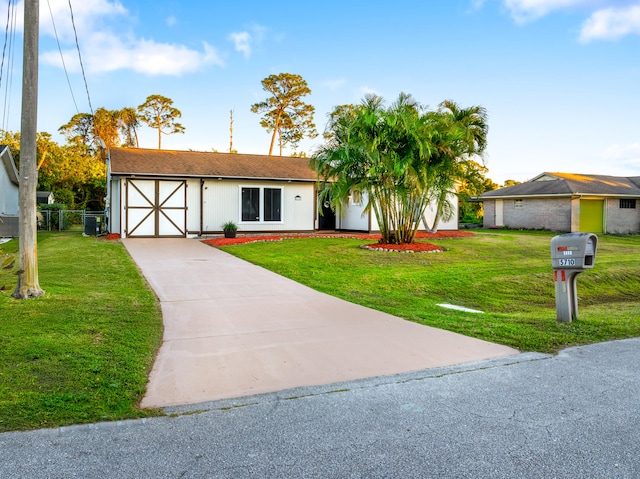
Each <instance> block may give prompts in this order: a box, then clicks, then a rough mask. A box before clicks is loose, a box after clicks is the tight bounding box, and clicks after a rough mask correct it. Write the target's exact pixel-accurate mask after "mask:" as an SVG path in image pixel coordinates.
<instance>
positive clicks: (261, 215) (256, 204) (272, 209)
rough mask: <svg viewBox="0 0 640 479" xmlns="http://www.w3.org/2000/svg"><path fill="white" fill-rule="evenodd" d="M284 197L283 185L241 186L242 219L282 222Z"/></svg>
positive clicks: (243, 220)
mask: <svg viewBox="0 0 640 479" xmlns="http://www.w3.org/2000/svg"><path fill="white" fill-rule="evenodd" d="M283 197H284V195H283V194H282V188H281V187H266V186H241V187H240V221H242V222H257V223H281V222H282V200H283Z"/></svg>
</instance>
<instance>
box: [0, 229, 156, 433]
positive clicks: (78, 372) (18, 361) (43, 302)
mask: <svg viewBox="0 0 640 479" xmlns="http://www.w3.org/2000/svg"><path fill="white" fill-rule="evenodd" d="M0 248H1V249H3V250H4V253H5V254H6V253H12V252H15V251H16V250H17V248H18V244H17V240H13V241H11V242H9V243H6V244H4V245H0ZM38 255H39V280H40V286H41V287H42V288H43V289H44V290H45V291H46V294H45V295H44V296H43V297H42V298H38V299H29V300H25V301H21V300H15V299H13V298H12V297H11V292H12V289H10V290H9V291H5V292H3V293H2V294H0V432H2V431H9V430H24V429H33V428H42V427H57V426H63V425H68V424H78V423H91V422H97V421H112V420H120V419H127V418H139V417H145V416H152V415H157V414H160V412H159V411H154V410H141V409H139V408H138V407H137V405H138V403H139V401H140V400H141V399H142V396H143V394H144V392H145V387H146V383H147V379H148V373H149V371H150V368H151V366H152V363H153V359H154V357H155V353H156V351H157V349H158V347H159V345H160V342H161V339H162V317H161V314H160V311H159V308H158V306H157V301H156V298H155V296H154V294H153V292H152V291H151V290H150V289H149V288H148V287H147V286H146V283H145V282H144V280H143V279H142V278H141V276H140V274H139V272H138V270H137V268H136V266H135V264H134V263H133V262H132V261H131V259H130V258H129V256H128V254H127V253H126V251H125V250H124V247H123V246H122V245H121V244H120V243H117V242H110V241H105V240H104V239H99V238H95V237H83V236H82V235H80V234H78V233H44V234H40V236H39V241H38ZM0 256H1V255H0ZM0 262H1V261H0ZM15 282H16V279H15V275H14V274H13V273H12V272H9V271H2V272H0V286H2V285H9V286H11V285H13V286H15Z"/></svg>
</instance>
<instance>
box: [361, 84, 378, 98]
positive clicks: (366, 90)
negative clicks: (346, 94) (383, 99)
mask: <svg viewBox="0 0 640 479" xmlns="http://www.w3.org/2000/svg"><path fill="white" fill-rule="evenodd" d="M378 94H379V93H378V92H377V91H375V90H374V89H373V88H370V87H368V86H366V85H365V86H361V87H360V97H364V96H365V95H378Z"/></svg>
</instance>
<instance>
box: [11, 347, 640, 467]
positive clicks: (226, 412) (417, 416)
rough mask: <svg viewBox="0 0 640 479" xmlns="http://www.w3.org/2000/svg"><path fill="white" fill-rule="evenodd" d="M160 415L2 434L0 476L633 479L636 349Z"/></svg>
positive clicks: (638, 456) (576, 351)
mask: <svg viewBox="0 0 640 479" xmlns="http://www.w3.org/2000/svg"><path fill="white" fill-rule="evenodd" d="M189 411H190V412H189ZM168 412H172V413H173V415H172V416H168V417H162V418H154V419H147V420H139V421H125V422H120V423H103V424H95V425H88V426H75V427H69V428H61V429H55V430H39V431H32V432H26V433H7V434H2V435H0V477H2V478H30V479H33V478H70V477H81V478H106V477H114V478H115V477H117V478H194V477H197V478H430V477H436V478H474V479H475V478H545V479H547V478H629V479H632V478H638V477H640V338H638V339H631V340H624V341H615V342H610V343H603V344H596V345H592V346H586V347H580V348H571V349H568V350H565V351H563V352H561V353H560V354H559V355H557V356H548V355H541V354H522V355H518V356H513V357H506V358H501V359H495V360H489V361H484V362H478V363H473V364H467V365H464V366H457V367H447V368H439V369H430V370H424V371H421V372H417V373H409V374H401V375H396V376H389V377H382V378H374V379H367V380H359V381H351V382H347V383H341V384H334V385H331V386H323V387H307V388H300V389H296V390H288V391H284V392H280V393H270V394H264V395H260V396H251V397H245V398H240V399H236V400H221V401H216V402H212V403H207V404H200V405H198V406H195V407H194V406H190V407H188V408H187V407H184V408H180V407H176V408H172V409H169V410H168Z"/></svg>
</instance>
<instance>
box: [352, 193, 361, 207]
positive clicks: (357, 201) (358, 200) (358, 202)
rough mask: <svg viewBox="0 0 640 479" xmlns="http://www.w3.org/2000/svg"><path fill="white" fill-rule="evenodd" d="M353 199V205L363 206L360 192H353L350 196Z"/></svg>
mask: <svg viewBox="0 0 640 479" xmlns="http://www.w3.org/2000/svg"><path fill="white" fill-rule="evenodd" d="M349 197H350V199H351V204H352V205H361V204H362V194H361V193H360V192H359V191H352V192H351V194H350V195H349Z"/></svg>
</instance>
